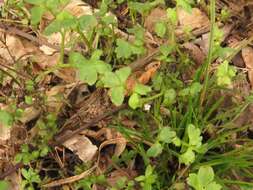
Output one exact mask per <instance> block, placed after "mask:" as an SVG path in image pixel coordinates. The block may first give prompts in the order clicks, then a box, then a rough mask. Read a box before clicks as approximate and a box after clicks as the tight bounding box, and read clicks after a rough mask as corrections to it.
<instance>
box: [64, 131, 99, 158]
mask: <svg viewBox="0 0 253 190" xmlns="http://www.w3.org/2000/svg"><path fill="white" fill-rule="evenodd" d="M63 145H64V146H65V147H66V148H68V149H70V150H71V151H72V152H74V153H75V154H76V155H77V156H78V157H79V158H80V159H81V160H82V161H83V162H85V163H86V162H89V161H91V160H92V159H93V157H94V156H95V154H96V152H97V149H98V148H97V147H96V146H95V145H93V144H92V143H91V141H90V140H89V139H88V138H87V137H85V136H84V135H75V136H74V137H72V138H71V139H69V140H67V141H65V142H64V143H63Z"/></svg>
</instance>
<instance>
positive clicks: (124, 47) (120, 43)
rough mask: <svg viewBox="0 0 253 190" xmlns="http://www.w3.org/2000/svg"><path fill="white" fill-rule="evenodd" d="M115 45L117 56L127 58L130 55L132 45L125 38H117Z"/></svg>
mask: <svg viewBox="0 0 253 190" xmlns="http://www.w3.org/2000/svg"><path fill="white" fill-rule="evenodd" d="M116 44H117V47H116V49H115V52H116V55H117V58H125V59H128V58H130V57H131V55H132V47H131V44H130V43H128V42H127V41H125V40H122V39H117V41H116Z"/></svg>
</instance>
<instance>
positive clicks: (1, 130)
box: [0, 124, 11, 144]
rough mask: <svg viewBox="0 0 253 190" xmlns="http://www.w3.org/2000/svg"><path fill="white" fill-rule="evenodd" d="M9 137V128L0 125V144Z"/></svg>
mask: <svg viewBox="0 0 253 190" xmlns="http://www.w3.org/2000/svg"><path fill="white" fill-rule="evenodd" d="M10 137H11V128H10V127H6V126H3V125H2V124H0V144H1V142H5V141H7V140H8V139H10Z"/></svg>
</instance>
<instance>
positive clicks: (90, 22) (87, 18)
mask: <svg viewBox="0 0 253 190" xmlns="http://www.w3.org/2000/svg"><path fill="white" fill-rule="evenodd" d="M78 23H79V26H80V30H81V31H83V30H91V29H93V28H94V27H96V26H97V24H98V22H97V19H96V17H95V16H94V15H83V16H81V17H80V18H79V19H78Z"/></svg>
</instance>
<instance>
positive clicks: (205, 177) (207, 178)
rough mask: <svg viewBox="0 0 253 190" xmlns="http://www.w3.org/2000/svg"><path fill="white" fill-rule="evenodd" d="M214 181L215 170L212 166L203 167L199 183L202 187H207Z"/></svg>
mask: <svg viewBox="0 0 253 190" xmlns="http://www.w3.org/2000/svg"><path fill="white" fill-rule="evenodd" d="M213 180H214V172H213V168H212V167H210V166H201V167H200V168H199V171H198V181H199V183H200V185H201V186H202V187H206V186H207V185H208V184H209V183H211V182H212V181H213Z"/></svg>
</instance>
